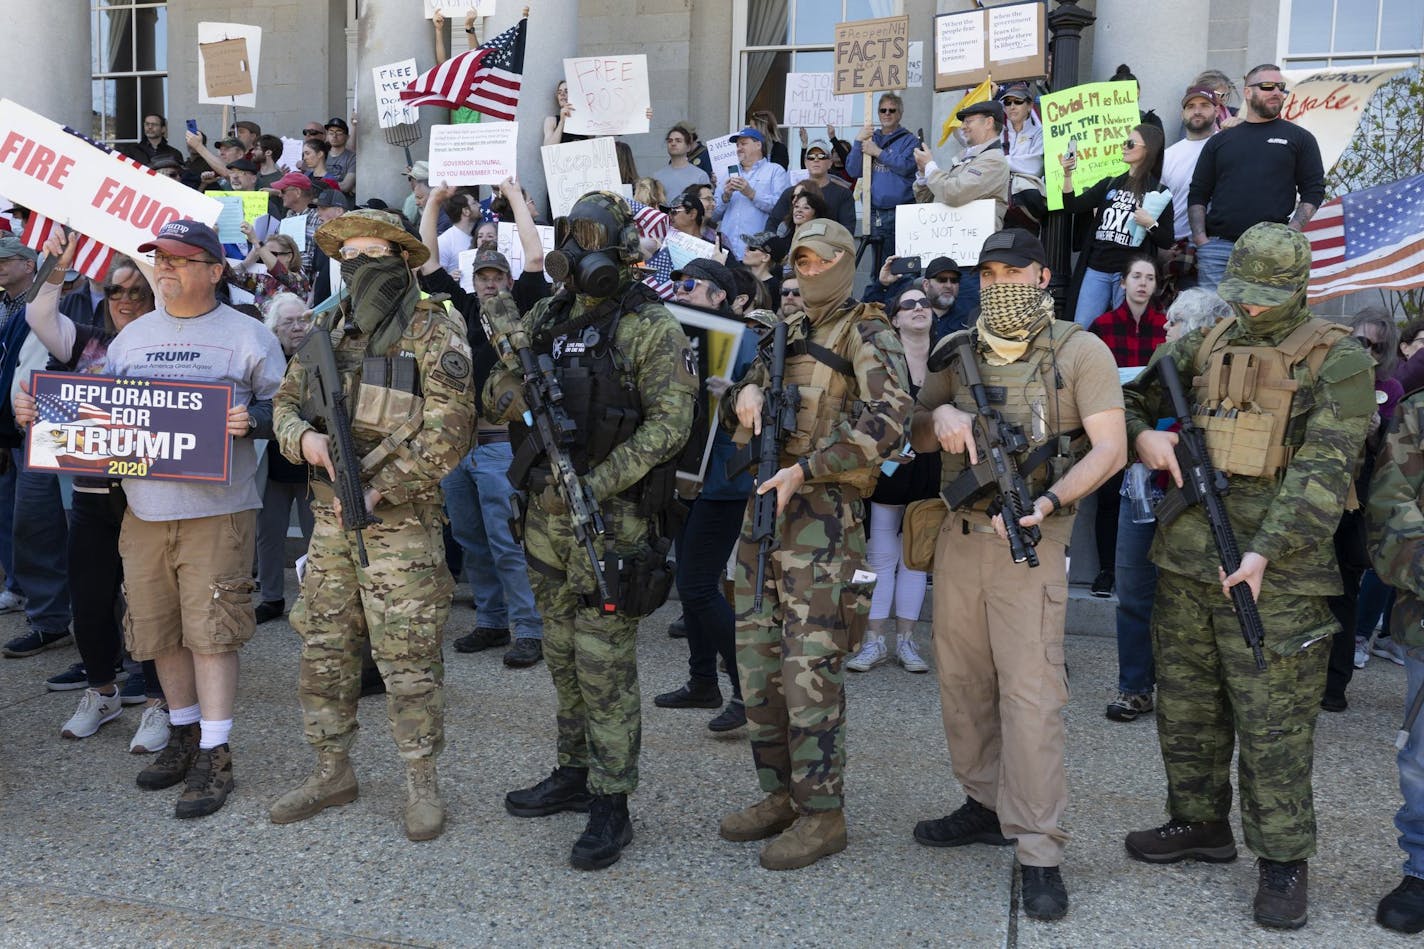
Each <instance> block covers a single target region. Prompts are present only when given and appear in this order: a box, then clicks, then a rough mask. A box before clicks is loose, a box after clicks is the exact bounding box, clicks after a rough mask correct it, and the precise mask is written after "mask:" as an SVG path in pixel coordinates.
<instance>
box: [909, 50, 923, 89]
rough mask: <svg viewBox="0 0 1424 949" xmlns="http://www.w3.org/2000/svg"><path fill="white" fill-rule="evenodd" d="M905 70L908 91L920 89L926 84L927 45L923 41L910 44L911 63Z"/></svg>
mask: <svg viewBox="0 0 1424 949" xmlns="http://www.w3.org/2000/svg"><path fill="white" fill-rule="evenodd" d="M905 69H906V75H905V88H906V89H918V88H920V87H921V86H923V85H924V84H925V44H924V41H923V40H915V41H914V42H913V43H911V44H910V61H909V65H908V66H906V67H905Z"/></svg>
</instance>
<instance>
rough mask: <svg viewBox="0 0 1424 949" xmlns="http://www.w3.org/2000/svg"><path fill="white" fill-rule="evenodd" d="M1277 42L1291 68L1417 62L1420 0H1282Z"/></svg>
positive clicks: (1422, 35)
mask: <svg viewBox="0 0 1424 949" xmlns="http://www.w3.org/2000/svg"><path fill="white" fill-rule="evenodd" d="M1277 46H1278V48H1279V49H1280V51H1281V53H1280V59H1281V64H1282V65H1284V66H1286V67H1287V68H1291V69H1309V68H1312V67H1320V66H1363V65H1368V64H1371V63H1388V62H1398V61H1400V60H1409V61H1413V62H1418V61H1419V59H1420V56H1421V55H1422V54H1424V0H1281V21H1280V33H1279V39H1278V43H1277Z"/></svg>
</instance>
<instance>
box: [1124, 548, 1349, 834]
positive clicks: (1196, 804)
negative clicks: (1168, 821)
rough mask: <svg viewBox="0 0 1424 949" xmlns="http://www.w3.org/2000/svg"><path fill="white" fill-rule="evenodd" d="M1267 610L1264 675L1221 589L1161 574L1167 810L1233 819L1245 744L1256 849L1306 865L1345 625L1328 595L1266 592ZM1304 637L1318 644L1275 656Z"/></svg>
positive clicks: (1245, 789)
mask: <svg viewBox="0 0 1424 949" xmlns="http://www.w3.org/2000/svg"><path fill="white" fill-rule="evenodd" d="M1267 569H1269V568H1267ZM1257 606H1258V608H1259V609H1260V613H1261V622H1262V625H1263V626H1264V627H1265V631H1266V649H1265V655H1266V669H1265V671H1258V670H1257V669H1256V664H1255V660H1254V659H1253V658H1252V655H1251V650H1250V649H1249V648H1248V647H1247V646H1246V643H1245V640H1244V639H1243V638H1242V636H1241V626H1240V624H1239V623H1238V622H1237V621H1236V614H1235V613H1234V612H1233V611H1232V609H1231V603H1230V601H1229V600H1227V599H1226V598H1225V597H1223V596H1222V595H1221V586H1220V584H1215V583H1203V582H1201V581H1198V580H1191V579H1188V578H1186V577H1183V576H1182V575H1181V574H1177V573H1172V572H1171V571H1169V570H1160V571H1159V572H1158V580H1157V598H1156V600H1155V602H1154V603H1153V610H1152V649H1153V654H1154V656H1155V657H1156V663H1157V739H1158V742H1159V743H1160V744H1161V746H1162V760H1163V762H1164V763H1165V764H1166V766H1167V811H1168V814H1169V815H1170V816H1171V817H1174V818H1176V819H1178V820H1183V821H1201V820H1226V818H1227V816H1228V815H1229V814H1230V813H1231V752H1232V746H1233V744H1234V740H1235V737H1236V736H1238V735H1239V736H1240V739H1241V759H1240V766H1239V780H1240V784H1241V824H1242V827H1243V828H1244V829H1245V831H1246V845H1247V846H1248V847H1250V848H1251V850H1252V851H1253V852H1255V853H1256V855H1257V856H1260V857H1265V858H1266V859H1268V860H1280V861H1289V860H1304V859H1306V858H1308V857H1310V856H1311V855H1312V854H1314V853H1315V803H1314V799H1313V797H1312V794H1311V786H1310V769H1311V762H1312V759H1313V756H1314V750H1315V747H1314V740H1315V718H1316V716H1317V715H1319V714H1320V696H1321V695H1322V694H1323V693H1324V691H1325V668H1326V662H1327V660H1328V658H1329V653H1330V641H1329V636H1330V635H1331V634H1333V633H1334V632H1335V630H1336V629H1338V628H1339V627H1338V624H1337V623H1336V622H1335V619H1334V617H1333V616H1331V614H1330V610H1329V607H1327V606H1326V602H1325V597H1307V596H1289V595H1280V594H1275V595H1272V594H1270V593H1269V592H1268V593H1266V594H1265V595H1263V596H1262V597H1261V599H1260V600H1259V601H1258V602H1257ZM1306 633H1310V634H1314V637H1319V638H1316V639H1315V641H1314V642H1312V643H1311V644H1310V645H1308V646H1307V647H1306V648H1305V649H1303V650H1299V649H1294V648H1292V649H1289V650H1286V649H1285V648H1284V647H1282V651H1281V652H1277V651H1276V650H1275V649H1273V648H1272V645H1273V643H1274V644H1279V642H1280V640H1282V639H1284V638H1286V637H1296V638H1299V636H1300V635H1301V634H1306ZM1314 637H1312V638H1314Z"/></svg>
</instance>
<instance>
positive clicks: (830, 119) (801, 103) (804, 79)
mask: <svg viewBox="0 0 1424 949" xmlns="http://www.w3.org/2000/svg"><path fill="white" fill-rule="evenodd" d="M834 82H835V77H834V76H832V75H831V74H830V73H828V72H793V73H787V74H786V103H785V107H784V108H783V109H782V111H781V115H782V119H781V124H782V125H785V126H787V127H790V128H820V127H821V126H824V125H836V126H841V127H844V126H847V125H850V124H852V123H853V122H854V121H855V117H854V114H853V109H854V107H855V103H854V102H853V101H852V100H851V99H849V98H847V97H846V96H838V95H836V94H835V91H834V89H833V86H834Z"/></svg>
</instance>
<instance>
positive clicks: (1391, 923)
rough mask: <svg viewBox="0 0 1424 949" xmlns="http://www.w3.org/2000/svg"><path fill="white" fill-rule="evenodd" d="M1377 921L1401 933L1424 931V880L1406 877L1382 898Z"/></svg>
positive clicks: (1376, 913) (1377, 912) (1377, 911)
mask: <svg viewBox="0 0 1424 949" xmlns="http://www.w3.org/2000/svg"><path fill="white" fill-rule="evenodd" d="M1375 922H1377V923H1379V924H1380V925H1381V926H1383V927H1384V928H1385V929H1393V930H1394V931H1395V932H1400V933H1417V932H1421V931H1424V880H1421V879H1419V877H1409V876H1407V877H1405V878H1404V880H1403V881H1402V882H1401V883H1400V884H1399V886H1397V887H1395V888H1394V889H1393V890H1391V891H1390V892H1389V893H1388V894H1387V895H1386V896H1385V898H1384V899H1382V900H1380V904H1379V909H1378V910H1376V912H1375Z"/></svg>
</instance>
